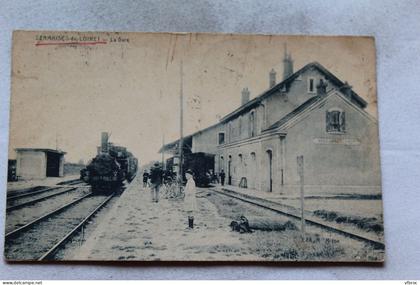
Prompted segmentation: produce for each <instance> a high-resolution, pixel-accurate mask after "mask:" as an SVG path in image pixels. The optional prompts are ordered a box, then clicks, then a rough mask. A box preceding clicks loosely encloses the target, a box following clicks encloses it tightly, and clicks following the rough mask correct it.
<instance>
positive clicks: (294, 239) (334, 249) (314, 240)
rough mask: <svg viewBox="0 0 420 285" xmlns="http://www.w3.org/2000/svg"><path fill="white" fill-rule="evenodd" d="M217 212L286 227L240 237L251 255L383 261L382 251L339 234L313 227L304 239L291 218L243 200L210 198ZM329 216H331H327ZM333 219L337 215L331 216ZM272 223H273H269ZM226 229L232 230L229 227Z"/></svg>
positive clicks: (310, 259) (266, 258)
mask: <svg viewBox="0 0 420 285" xmlns="http://www.w3.org/2000/svg"><path fill="white" fill-rule="evenodd" d="M207 199H208V200H209V201H210V202H212V203H213V204H214V205H215V206H216V207H217V210H218V213H219V215H221V216H223V217H226V218H228V219H232V220H237V219H238V218H239V217H240V216H241V215H244V216H246V217H247V218H248V219H249V220H250V224H251V221H253V220H261V219H262V220H263V221H264V220H268V221H275V222H276V223H278V224H283V225H287V226H284V227H283V228H281V229H276V230H270V229H269V228H268V229H264V230H254V232H253V233H245V234H240V233H238V236H240V240H241V241H242V242H243V243H246V246H247V247H248V248H249V251H250V252H254V253H256V254H258V255H259V256H261V257H262V258H264V259H265V260H269V261H315V260H316V261H351V260H363V261H374V260H380V259H381V257H382V255H383V252H380V251H375V250H374V249H373V248H372V247H370V246H364V245H363V244H362V243H361V242H358V241H354V240H348V239H342V238H341V237H339V236H338V235H336V234H333V233H329V232H325V231H322V230H321V229H318V228H314V227H306V233H305V236H304V237H302V234H301V232H300V230H299V226H297V225H296V222H294V221H292V220H290V219H289V218H286V217H282V216H279V215H276V214H274V213H271V212H270V211H267V210H263V209H259V208H256V207H254V206H252V205H248V204H246V203H243V202H241V201H237V200H235V199H231V198H228V197H224V196H222V195H220V194H212V195H209V196H207ZM327 216H328V215H327ZM328 217H329V218H330V219H331V218H333V217H334V219H335V218H337V217H338V216H334V214H332V213H330V215H329V216H328ZM268 224H270V223H268ZM226 230H230V229H229V227H228V225H227V228H226Z"/></svg>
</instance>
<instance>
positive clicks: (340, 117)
mask: <svg viewBox="0 0 420 285" xmlns="http://www.w3.org/2000/svg"><path fill="white" fill-rule="evenodd" d="M326 127H327V132H328V133H343V132H344V131H345V130H346V117H345V113H344V111H342V110H339V109H333V110H328V111H327V113H326Z"/></svg>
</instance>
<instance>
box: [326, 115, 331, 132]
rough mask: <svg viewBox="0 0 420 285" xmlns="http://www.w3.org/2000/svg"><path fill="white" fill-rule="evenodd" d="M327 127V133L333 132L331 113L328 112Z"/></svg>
mask: <svg viewBox="0 0 420 285" xmlns="http://www.w3.org/2000/svg"><path fill="white" fill-rule="evenodd" d="M325 126H326V129H327V132H330V131H331V115H330V112H328V111H326V113H325Z"/></svg>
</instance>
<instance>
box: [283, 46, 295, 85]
mask: <svg viewBox="0 0 420 285" xmlns="http://www.w3.org/2000/svg"><path fill="white" fill-rule="evenodd" d="M292 74H293V59H292V54H290V53H289V54H288V53H287V45H286V44H284V58H283V80H285V79H286V78H288V77H289V76H290V75H292Z"/></svg>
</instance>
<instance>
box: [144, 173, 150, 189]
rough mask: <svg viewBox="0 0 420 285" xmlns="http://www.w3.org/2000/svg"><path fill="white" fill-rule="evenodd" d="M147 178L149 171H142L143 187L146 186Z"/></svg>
mask: <svg viewBox="0 0 420 285" xmlns="http://www.w3.org/2000/svg"><path fill="white" fill-rule="evenodd" d="M148 180H149V173H147V171H144V172H143V188H146V187H147V181H148Z"/></svg>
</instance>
